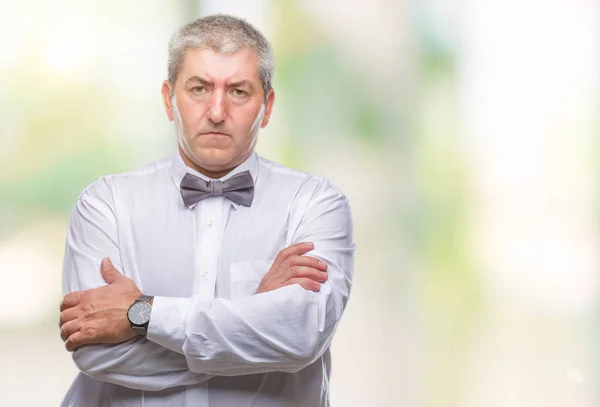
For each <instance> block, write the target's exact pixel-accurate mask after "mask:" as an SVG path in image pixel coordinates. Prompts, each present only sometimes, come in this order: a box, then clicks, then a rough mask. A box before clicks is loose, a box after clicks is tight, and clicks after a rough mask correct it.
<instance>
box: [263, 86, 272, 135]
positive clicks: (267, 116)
mask: <svg viewBox="0 0 600 407" xmlns="http://www.w3.org/2000/svg"><path fill="white" fill-rule="evenodd" d="M274 103H275V89H273V88H271V90H269V94H268V96H267V103H266V105H267V106H266V107H265V115H264V117H263V119H262V122H261V123H260V127H261V128H265V127H267V124H269V119H270V118H271V112H272V111H273V104H274Z"/></svg>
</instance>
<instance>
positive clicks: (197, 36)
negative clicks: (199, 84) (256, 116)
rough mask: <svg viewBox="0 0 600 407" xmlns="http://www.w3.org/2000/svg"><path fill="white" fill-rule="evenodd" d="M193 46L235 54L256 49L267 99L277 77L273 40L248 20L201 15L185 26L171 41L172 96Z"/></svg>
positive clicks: (227, 16) (259, 72)
mask: <svg viewBox="0 0 600 407" xmlns="http://www.w3.org/2000/svg"><path fill="white" fill-rule="evenodd" d="M190 48H208V49H212V50H213V51H216V52H220V53H224V54H234V53H236V52H238V51H240V50H242V49H244V48H248V49H250V50H251V51H253V52H254V54H255V55H256V59H257V60H258V75H259V77H260V80H261V82H262V87H263V90H264V92H265V100H266V97H267V94H268V92H269V90H271V82H272V80H273V70H274V67H275V63H274V61H273V52H272V50H271V45H270V44H269V41H267V39H266V38H265V37H264V35H262V33H261V32H260V31H258V30H257V29H256V28H254V27H253V26H252V25H251V24H250V23H248V22H247V21H245V20H243V19H241V18H238V17H233V16H229V15H225V14H216V15H212V16H208V17H204V18H200V19H198V20H196V21H193V22H191V23H189V24H186V25H184V26H183V27H181V28H180V29H179V30H178V31H177V32H176V33H175V34H173V36H172V37H171V40H170V41H169V73H168V74H169V82H170V83H171V96H172V94H173V90H174V88H175V82H176V81H177V76H178V75H179V72H181V66H182V64H183V59H184V57H185V53H186V51H187V50H188V49H190Z"/></svg>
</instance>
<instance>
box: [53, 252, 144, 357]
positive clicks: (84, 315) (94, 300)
mask: <svg viewBox="0 0 600 407" xmlns="http://www.w3.org/2000/svg"><path fill="white" fill-rule="evenodd" d="M100 268H101V272H102V277H103V278H104V281H106V282H107V283H108V285H105V286H103V287H99V288H94V289H92V290H87V291H75V292H72V293H70V294H67V295H65V297H64V298H63V300H62V303H61V304H60V311H61V312H60V336H61V338H62V340H63V341H65V347H66V348H67V350H68V351H69V352H72V351H73V350H75V349H77V348H78V347H79V346H81V345H89V344H95V343H120V342H125V341H127V340H129V339H131V338H133V337H134V336H135V334H134V333H133V330H132V329H131V324H130V323H129V319H127V310H128V309H129V306H131V304H133V302H134V301H135V300H136V299H137V298H138V297H139V296H140V295H142V293H141V292H140V290H139V289H138V288H137V286H136V285H135V283H134V282H133V281H132V280H130V279H129V278H127V277H125V276H124V275H122V274H121V273H120V272H119V271H118V270H117V269H116V268H115V267H114V266H113V264H112V262H111V261H110V259H109V258H108V257H107V258H105V259H104V260H102V264H101V265H100Z"/></svg>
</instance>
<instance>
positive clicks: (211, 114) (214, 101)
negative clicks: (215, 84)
mask: <svg viewBox="0 0 600 407" xmlns="http://www.w3.org/2000/svg"><path fill="white" fill-rule="evenodd" d="M209 103H210V106H209V107H208V112H207V118H208V120H210V121H211V122H213V123H215V124H218V123H221V122H222V121H223V120H225V117H226V108H225V96H224V94H223V92H215V93H214V94H213V97H212V98H211V100H210V102H209Z"/></svg>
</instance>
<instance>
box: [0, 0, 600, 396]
mask: <svg viewBox="0 0 600 407" xmlns="http://www.w3.org/2000/svg"><path fill="white" fill-rule="evenodd" d="M215 12H227V13H231V14H234V15H238V16H242V17H245V18H247V19H248V20H249V21H250V22H252V23H254V24H255V25H256V26H257V27H259V28H260V29H261V30H262V31H263V32H264V33H265V34H266V35H267V36H268V37H269V38H270V39H271V41H272V43H273V46H274V49H275V54H276V55H275V56H276V73H275V83H274V87H275V89H276V92H277V101H276V104H275V110H274V113H273V119H272V121H271V124H270V125H269V127H268V128H266V129H265V130H263V131H262V132H261V136H260V141H259V146H258V151H259V153H260V154H262V155H263V156H265V157H267V158H269V159H272V160H275V161H280V162H282V163H284V164H286V165H289V166H292V167H295V168H298V169H301V170H303V171H306V172H310V173H316V174H320V175H325V176H327V177H328V178H330V179H331V180H332V181H333V182H334V183H335V184H336V185H338V186H339V187H340V188H341V189H342V191H344V192H345V193H346V194H347V195H348V197H349V199H350V202H351V206H352V210H353V214H354V218H355V236H356V244H357V246H358V250H357V252H356V271H355V285H354V288H353V292H352V297H351V300H350V302H349V305H348V308H347V312H346V314H345V316H344V319H343V321H342V324H341V325H340V328H339V330H338V332H337V335H336V339H335V341H334V345H333V348H332V349H333V354H334V368H333V376H332V404H333V405H334V406H336V407H340V406H341V407H345V406H348V407H354V406H423V407H425V406H427V407H430V406H431V407H434V406H435V407H437V406H443V407H454V406H456V407H496V406H497V407H501V406H502V407H505V406H510V407H520V406H523V407H542V406H544V407H546V406H548V407H558V406H561V407H564V406H570V407H571V406H572V407H575V406H577V407H592V406H597V405H598V404H599V403H600V393H599V390H600V389H599V386H598V384H599V381H598V379H599V378H600V370H599V364H598V357H599V352H598V346H597V344H596V341H597V340H598V338H599V335H598V332H599V329H598V315H599V312H598V310H599V307H598V303H599V301H598V300H599V298H600V293H599V290H598V288H599V273H598V272H599V271H600V267H599V265H600V262H599V252H598V247H599V244H600V233H599V228H598V226H599V222H598V221H599V215H600V200H599V195H598V189H597V186H598V181H599V180H598V174H599V169H600V168H599V166H598V157H599V155H600V148H599V147H600V146H599V142H598V137H597V136H598V130H599V129H598V124H599V120H598V112H599V111H600V110H599V107H600V103H599V97H598V96H599V90H600V86H599V84H600V81H599V76H598V72H600V17H599V15H600V6H599V4H598V2H595V1H589V0H587V1H586V0H577V1H567V0H546V1H541V0H537V1H536V0H530V1H527V2H523V1H517V0H505V1H495V0H477V1H475V0H467V1H458V0H421V1H416V0H412V1H409V0H402V1H391V0H369V1H367V0H353V1H352V2H347V1H341V0H329V1H324V2H323V1H316V0H303V1H302V0H298V1H293V0H285V1H267V0H260V1H252V2H248V1H241V0H237V1H217V0H213V1H182V0H180V1H170V2H163V1H157V0H145V1H141V0H132V1H126V2H121V1H75V0H70V1H69V0H55V1H52V2H44V1H41V0H21V1H19V2H17V1H9V0H2V1H0V74H1V76H0V78H1V79H0V81H1V82H0V85H1V86H0V273H1V276H2V283H1V284H0V360H2V363H1V364H0V377H1V380H0V405H2V406H16V405H19V406H29V405H58V403H59V401H60V400H61V398H62V396H63V394H64V392H65V391H66V389H67V388H68V386H69V384H70V382H71V380H72V379H73V377H74V375H75V373H76V368H75V366H74V365H73V363H72V362H71V359H70V355H69V354H68V353H67V352H66V351H64V349H63V347H62V342H61V341H60V338H59V332H58V328H57V323H58V304H59V301H60V298H61V295H60V294H61V264H62V255H63V250H64V239H65V233H66V227H67V221H68V216H69V213H70V210H71V208H72V206H73V204H74V202H75V199H76V197H77V195H78V194H79V192H81V190H82V189H83V188H84V187H85V186H86V185H88V184H89V183H91V182H93V181H94V180H96V179H97V178H98V177H99V176H101V175H103V174H107V173H116V172H121V171H125V170H129V169H131V168H134V167H136V166H139V165H142V164H145V163H147V162H150V161H154V160H157V159H159V158H163V157H166V156H169V155H171V154H172V153H173V152H174V148H175V137H174V133H173V129H172V127H171V123H169V122H168V120H167V119H166V116H165V114H164V112H163V107H162V100H161V96H160V85H161V82H162V81H163V80H164V78H165V77H166V60H167V42H168V40H169V38H170V35H171V34H172V33H173V32H174V31H175V30H176V29H177V28H178V27H179V26H180V25H182V24H184V23H186V22H188V21H191V20H193V19H195V18H197V17H199V16H202V15H206V14H211V13H215ZM374 191H376V192H375V193H374Z"/></svg>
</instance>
